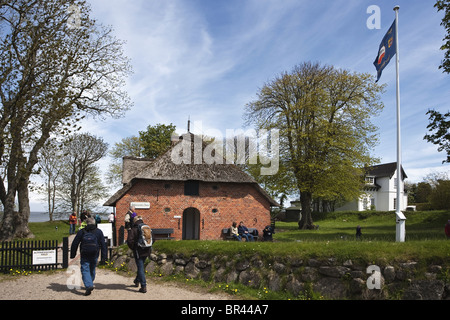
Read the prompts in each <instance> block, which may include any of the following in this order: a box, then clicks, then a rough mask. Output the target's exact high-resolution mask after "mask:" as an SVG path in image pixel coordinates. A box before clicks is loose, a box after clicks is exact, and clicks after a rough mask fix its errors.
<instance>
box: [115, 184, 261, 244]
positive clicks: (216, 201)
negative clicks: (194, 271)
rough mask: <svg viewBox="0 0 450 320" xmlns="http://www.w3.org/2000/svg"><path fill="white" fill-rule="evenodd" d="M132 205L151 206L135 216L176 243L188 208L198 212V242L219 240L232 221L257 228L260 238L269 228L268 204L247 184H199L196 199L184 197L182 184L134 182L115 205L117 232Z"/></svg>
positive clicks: (179, 237) (180, 237) (138, 211)
mask: <svg viewBox="0 0 450 320" xmlns="http://www.w3.org/2000/svg"><path fill="white" fill-rule="evenodd" d="M168 185H169V186H168ZM131 202H150V209H136V213H137V214H138V215H140V216H143V218H144V222H145V223H147V224H148V225H150V227H152V228H173V229H174V234H173V235H172V236H173V237H175V238H176V239H177V240H181V239H182V230H183V211H184V210H185V209H187V208H190V207H193V208H196V209H198V210H199V212H200V240H215V239H222V229H223V228H229V227H230V226H231V223H232V222H233V221H236V222H237V223H238V224H239V222H240V221H243V222H244V224H245V225H246V226H247V227H248V228H257V229H258V231H259V234H260V235H262V230H263V229H264V227H265V226H266V225H269V224H270V204H269V202H268V201H267V200H266V199H265V198H264V197H263V196H262V195H261V193H259V192H258V191H257V189H255V187H254V186H252V185H250V184H239V183H206V182H200V186H199V196H185V195H184V182H180V181H169V182H167V181H152V180H140V181H137V182H136V184H135V185H134V186H133V187H131V189H130V190H129V191H128V192H127V193H126V194H125V195H124V196H123V197H122V198H121V199H120V200H119V201H118V202H117V203H116V221H117V223H116V226H117V229H118V228H119V227H120V226H122V225H124V217H125V214H126V212H127V211H128V207H129V205H130V203H131ZM166 208H169V209H170V211H169V212H167V210H165V209H166ZM213 209H217V212H212V210H213ZM175 216H179V217H181V218H175Z"/></svg>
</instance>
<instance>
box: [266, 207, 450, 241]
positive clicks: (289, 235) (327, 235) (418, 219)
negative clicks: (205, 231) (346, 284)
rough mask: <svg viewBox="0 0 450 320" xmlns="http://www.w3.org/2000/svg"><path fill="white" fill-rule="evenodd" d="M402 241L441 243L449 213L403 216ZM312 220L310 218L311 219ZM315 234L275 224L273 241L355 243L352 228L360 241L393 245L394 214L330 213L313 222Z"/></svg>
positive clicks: (310, 231) (283, 224)
mask: <svg viewBox="0 0 450 320" xmlns="http://www.w3.org/2000/svg"><path fill="white" fill-rule="evenodd" d="M405 216H406V239H405V240H406V241H410V240H445V233H444V226H445V223H446V222H447V220H448V219H450V211H423V212H407V213H405ZM313 218H314V216H313ZM314 223H315V224H317V225H319V230H298V225H297V223H295V222H289V223H286V222H277V224H276V231H277V233H276V234H275V235H274V239H275V240H276V241H342V240H346V241H356V239H355V233H356V226H358V225H360V226H361V228H362V234H363V236H362V240H363V241H395V226H396V224H395V213H394V212H377V211H372V212H369V211H366V212H330V213H325V214H320V215H319V216H318V217H317V218H316V219H315V221H314Z"/></svg>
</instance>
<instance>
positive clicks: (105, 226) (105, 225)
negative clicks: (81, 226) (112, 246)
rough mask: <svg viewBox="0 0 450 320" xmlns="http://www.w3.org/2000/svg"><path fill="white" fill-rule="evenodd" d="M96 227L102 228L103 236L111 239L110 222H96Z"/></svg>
mask: <svg viewBox="0 0 450 320" xmlns="http://www.w3.org/2000/svg"><path fill="white" fill-rule="evenodd" d="M97 228H99V229H100V230H102V232H103V236H104V237H107V238H108V239H110V240H111V239H112V237H113V231H112V223H99V224H97Z"/></svg>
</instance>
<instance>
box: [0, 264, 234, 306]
mask: <svg viewBox="0 0 450 320" xmlns="http://www.w3.org/2000/svg"><path fill="white" fill-rule="evenodd" d="M68 270H70V269H68ZM75 276H76V273H74V272H72V273H70V272H69V271H67V272H66V271H56V272H50V273H47V274H34V275H29V276H18V277H17V278H13V279H12V280H9V278H10V277H8V278H7V279H8V280H5V279H6V278H3V280H2V281H1V282H0V300H143V299H146V300H226V299H230V296H228V295H226V294H219V293H218V294H216V293H214V294H212V293H208V292H206V291H203V290H202V289H197V288H195V289H194V288H191V287H189V288H183V287H182V286H181V285H177V284H173V283H159V281H156V282H155V281H154V280H152V279H149V278H147V289H148V291H147V293H140V292H138V288H136V287H134V285H133V279H134V278H132V277H128V276H123V275H120V274H118V273H116V272H114V271H111V270H107V269H98V268H97V275H96V278H95V282H94V284H95V290H94V291H93V292H92V294H91V295H90V296H84V295H83V294H84V291H85V290H84V288H83V284H82V283H81V288H78V289H77V288H71V287H70V285H73V284H74V282H73V281H72V280H73V279H74V278H75ZM80 277H81V276H80ZM68 283H69V286H68ZM202 291H203V292H202Z"/></svg>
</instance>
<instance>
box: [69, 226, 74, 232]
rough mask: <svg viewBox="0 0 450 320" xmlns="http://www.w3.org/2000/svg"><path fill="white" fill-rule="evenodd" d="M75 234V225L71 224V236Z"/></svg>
mask: <svg viewBox="0 0 450 320" xmlns="http://www.w3.org/2000/svg"><path fill="white" fill-rule="evenodd" d="M74 233H75V224H71V225H70V227H69V234H74Z"/></svg>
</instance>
